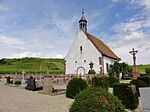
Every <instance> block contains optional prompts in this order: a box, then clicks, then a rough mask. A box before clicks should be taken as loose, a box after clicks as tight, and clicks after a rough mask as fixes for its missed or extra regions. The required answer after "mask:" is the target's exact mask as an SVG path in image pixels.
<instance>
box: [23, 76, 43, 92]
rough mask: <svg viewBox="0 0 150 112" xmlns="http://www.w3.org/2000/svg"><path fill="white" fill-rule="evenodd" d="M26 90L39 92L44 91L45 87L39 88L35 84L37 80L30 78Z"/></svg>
mask: <svg viewBox="0 0 150 112" xmlns="http://www.w3.org/2000/svg"><path fill="white" fill-rule="evenodd" d="M25 89H27V90H32V91H37V90H42V89H43V87H42V86H39V85H38V84H37V83H36V82H35V78H33V77H32V76H30V78H29V79H28V80H27V86H26V87H25Z"/></svg>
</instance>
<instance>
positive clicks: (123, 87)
mask: <svg viewBox="0 0 150 112" xmlns="http://www.w3.org/2000/svg"><path fill="white" fill-rule="evenodd" d="M113 93H114V95H115V96H117V97H118V98H119V99H120V100H121V101H122V104H123V105H125V107H126V108H127V109H136V108H137V106H138V104H139V100H138V94H137V93H136V92H135V93H134V92H133V91H132V89H130V88H129V84H124V83H120V84H114V88H113Z"/></svg>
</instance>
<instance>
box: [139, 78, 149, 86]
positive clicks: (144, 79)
mask: <svg viewBox="0 0 150 112" xmlns="http://www.w3.org/2000/svg"><path fill="white" fill-rule="evenodd" d="M138 79H139V80H142V81H143V82H145V83H146V84H147V86H148V87H150V76H143V77H138Z"/></svg>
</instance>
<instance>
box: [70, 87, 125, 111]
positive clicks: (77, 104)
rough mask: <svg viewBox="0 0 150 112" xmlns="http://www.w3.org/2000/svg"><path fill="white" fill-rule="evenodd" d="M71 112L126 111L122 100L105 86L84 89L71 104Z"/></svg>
mask: <svg viewBox="0 0 150 112" xmlns="http://www.w3.org/2000/svg"><path fill="white" fill-rule="evenodd" d="M69 112H125V108H124V106H123V105H122V103H121V101H120V100H119V99H118V98H117V97H116V96H114V95H113V94H111V93H109V92H107V91H106V90H105V89H103V88H99V87H97V88H96V87H92V88H88V89H85V90H83V91H82V92H81V93H80V94H79V95H77V97H76V98H75V101H74V102H73V104H72V105H71V107H70V109H69Z"/></svg>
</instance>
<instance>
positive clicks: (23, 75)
mask: <svg viewBox="0 0 150 112" xmlns="http://www.w3.org/2000/svg"><path fill="white" fill-rule="evenodd" d="M25 82H26V81H25V72H24V70H23V71H22V81H21V83H22V84H23V83H25Z"/></svg>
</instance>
